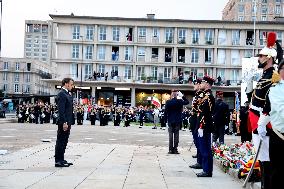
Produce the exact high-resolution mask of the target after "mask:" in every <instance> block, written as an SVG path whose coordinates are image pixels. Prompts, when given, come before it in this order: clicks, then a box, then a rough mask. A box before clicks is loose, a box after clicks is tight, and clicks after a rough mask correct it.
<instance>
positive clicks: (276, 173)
mask: <svg viewBox="0 0 284 189" xmlns="http://www.w3.org/2000/svg"><path fill="white" fill-rule="evenodd" d="M278 61H279V60H278ZM278 73H279V74H280V75H279V78H278V77H277V75H276V74H275V73H274V74H273V76H272V82H273V84H272V86H271V87H270V89H269V93H268V95H267V98H266V103H265V106H264V108H263V113H264V114H265V115H266V119H263V120H264V121H263V122H261V123H263V124H259V126H258V127H264V129H265V127H266V124H267V123H268V122H269V121H270V123H271V125H272V129H271V130H270V131H269V130H268V129H267V132H270V138H269V158H270V164H271V169H270V175H269V176H270V182H269V185H266V186H267V188H271V189H280V188H283V181H282V180H283V178H284V172H283V169H284V165H283V159H284V152H283V149H284V109H283V108H284V96H283V91H284V61H283V60H282V61H281V63H280V64H279V67H278ZM278 80H279V81H278Z"/></svg>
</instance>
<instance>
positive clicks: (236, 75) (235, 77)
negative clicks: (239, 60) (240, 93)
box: [231, 69, 239, 83]
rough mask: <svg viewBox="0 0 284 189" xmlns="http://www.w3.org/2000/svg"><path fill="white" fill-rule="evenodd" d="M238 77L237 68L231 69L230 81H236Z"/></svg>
mask: <svg viewBox="0 0 284 189" xmlns="http://www.w3.org/2000/svg"><path fill="white" fill-rule="evenodd" d="M238 79H239V70H237V69H233V70H232V72H231V83H237V82H238Z"/></svg>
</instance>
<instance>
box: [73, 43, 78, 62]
mask: <svg viewBox="0 0 284 189" xmlns="http://www.w3.org/2000/svg"><path fill="white" fill-rule="evenodd" d="M72 58H76V59H77V58H79V44H73V45H72Z"/></svg>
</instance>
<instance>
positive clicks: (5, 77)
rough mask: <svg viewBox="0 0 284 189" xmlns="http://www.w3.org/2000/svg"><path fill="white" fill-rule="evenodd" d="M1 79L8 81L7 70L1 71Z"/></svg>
mask: <svg viewBox="0 0 284 189" xmlns="http://www.w3.org/2000/svg"><path fill="white" fill-rule="evenodd" d="M3 80H4V81H8V73H7V72H3Z"/></svg>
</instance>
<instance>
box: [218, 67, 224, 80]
mask: <svg viewBox="0 0 284 189" xmlns="http://www.w3.org/2000/svg"><path fill="white" fill-rule="evenodd" d="M219 76H220V77H221V79H222V81H224V80H225V69H222V68H217V77H219Z"/></svg>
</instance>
